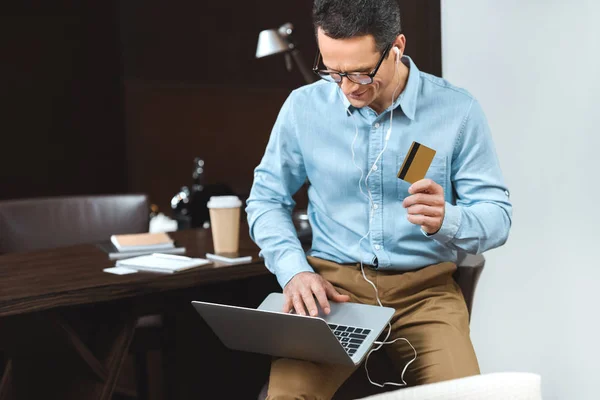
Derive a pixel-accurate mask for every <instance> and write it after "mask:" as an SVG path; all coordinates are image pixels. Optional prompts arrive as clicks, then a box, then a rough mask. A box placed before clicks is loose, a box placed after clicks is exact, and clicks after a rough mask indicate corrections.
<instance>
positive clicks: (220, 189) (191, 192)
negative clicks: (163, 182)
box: [171, 157, 235, 230]
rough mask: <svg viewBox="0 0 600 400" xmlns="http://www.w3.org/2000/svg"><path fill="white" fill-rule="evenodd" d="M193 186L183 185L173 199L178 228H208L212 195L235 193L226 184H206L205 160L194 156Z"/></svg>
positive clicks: (172, 206)
mask: <svg viewBox="0 0 600 400" xmlns="http://www.w3.org/2000/svg"><path fill="white" fill-rule="evenodd" d="M192 182H193V184H192V187H191V189H190V188H188V187H187V186H183V187H182V188H181V190H180V191H179V192H178V193H177V194H175V196H173V198H172V199H171V209H172V210H173V217H174V218H175V220H176V221H177V229H179V230H182V229H189V228H208V227H209V226H210V216H209V212H208V207H206V204H207V203H208V200H209V199H210V197H211V196H227V195H234V194H235V193H234V192H233V190H232V189H231V188H230V187H229V186H227V185H225V184H220V183H219V184H206V183H205V177H204V160H202V159H201V158H200V157H196V158H194V168H193V171H192Z"/></svg>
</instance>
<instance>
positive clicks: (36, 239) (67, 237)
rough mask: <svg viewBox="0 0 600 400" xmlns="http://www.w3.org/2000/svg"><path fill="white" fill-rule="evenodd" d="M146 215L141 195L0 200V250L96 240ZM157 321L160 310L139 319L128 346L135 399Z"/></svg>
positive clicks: (130, 227) (144, 222) (139, 227)
mask: <svg viewBox="0 0 600 400" xmlns="http://www.w3.org/2000/svg"><path fill="white" fill-rule="evenodd" d="M149 215H150V204H149V201H148V198H147V196H146V195H143V194H126V195H98V196H72V197H50V198H33V199H24V200H8V201H0V254H1V253H11V252H22V251H33V250H40V249H48V248H55V247H61V246H70V245H76V244H83V243H98V242H102V241H106V240H108V239H109V238H110V236H111V235H113V234H126V233H143V232H148V230H149V222H150V219H149ZM161 324H162V320H161V316H160V315H150V316H144V317H141V318H139V320H138V323H137V327H136V332H135V336H134V338H133V342H132V344H131V346H130V348H131V349H132V352H133V354H134V357H135V363H136V381H137V382H136V383H137V396H136V397H137V398H140V399H144V398H147V396H148V389H147V383H148V379H147V374H146V368H147V367H146V352H147V350H149V349H150V348H155V347H156V346H158V345H159V344H160V341H159V340H156V336H157V333H160V328H161ZM147 343H151V344H152V345H151V346H150V345H148V344H147ZM0 359H1V357H0ZM11 368H12V366H11V362H10V360H6V361H5V368H4V377H3V378H2V379H1V380H0V384H1V385H0V393H1V392H2V391H6V392H8V391H9V390H10V388H9V387H8V386H9V385H10V374H11ZM117 391H118V390H117ZM122 394H125V393H122Z"/></svg>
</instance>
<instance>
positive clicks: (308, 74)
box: [290, 49, 317, 83]
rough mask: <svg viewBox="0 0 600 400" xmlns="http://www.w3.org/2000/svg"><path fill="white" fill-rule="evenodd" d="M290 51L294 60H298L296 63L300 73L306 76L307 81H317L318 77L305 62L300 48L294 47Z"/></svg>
mask: <svg viewBox="0 0 600 400" xmlns="http://www.w3.org/2000/svg"><path fill="white" fill-rule="evenodd" d="M290 53H291V54H292V57H293V58H294V61H295V62H296V65H297V66H298V69H299V70H300V73H301V74H302V76H303V77H304V80H305V81H306V83H313V82H315V81H316V80H317V78H316V77H315V75H314V74H313V73H312V71H311V70H310V69H308V68H307V67H306V64H304V59H303V57H302V54H301V53H300V50H298V49H294V50H292V51H291V52H290Z"/></svg>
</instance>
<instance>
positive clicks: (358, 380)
mask: <svg viewBox="0 0 600 400" xmlns="http://www.w3.org/2000/svg"><path fill="white" fill-rule="evenodd" d="M457 265H458V269H457V271H456V273H455V275H454V279H455V280H456V282H457V283H458V285H459V286H460V288H461V291H462V293H463V296H464V298H465V302H466V304H467V309H468V310H469V317H470V316H471V312H472V309H473V299H474V296H475V289H476V288H477V282H478V281H479V277H480V276H481V273H482V272H483V268H484V266H485V258H484V257H483V256H482V255H472V254H466V253H461V254H459V257H458V260H457ZM395 370H396V368H395V366H394V365H393V363H392V361H391V360H390V359H389V357H388V356H387V355H386V354H385V352H383V351H379V352H376V353H373V355H372V356H371V357H370V358H369V373H370V374H371V376H377V377H378V380H380V381H388V382H389V381H392V382H395V381H396V380H397V379H398V377H397V375H395ZM268 386H269V383H268V381H267V383H266V384H265V385H264V386H263V388H262V390H261V392H260V393H259V395H258V400H264V399H266V397H267V389H268ZM397 389H398V388H397V387H394V386H389V387H386V388H378V387H376V386H374V385H371V383H370V382H369V380H368V379H367V377H366V374H365V370H364V368H363V367H360V368H358V369H357V370H356V371H355V373H354V374H352V376H351V377H350V378H349V379H348V380H347V381H346V382H345V383H344V384H343V385H342V386H341V387H340V389H339V390H338V391H337V392H336V394H335V396H334V400H346V399H356V398H362V397H367V396H371V395H374V394H377V393H382V392H386V391H390V390H397Z"/></svg>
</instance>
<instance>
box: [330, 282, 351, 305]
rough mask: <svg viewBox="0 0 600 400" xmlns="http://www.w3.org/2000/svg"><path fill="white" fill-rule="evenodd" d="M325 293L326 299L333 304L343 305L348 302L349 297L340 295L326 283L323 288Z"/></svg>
mask: <svg viewBox="0 0 600 400" xmlns="http://www.w3.org/2000/svg"><path fill="white" fill-rule="evenodd" d="M325 292H326V293H327V297H328V298H330V299H331V300H333V301H335V302H338V303H344V302H346V301H350V296H348V295H346V294H340V292H338V291H337V290H336V289H335V288H334V287H333V285H332V284H331V283H329V282H327V285H326V286H325Z"/></svg>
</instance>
